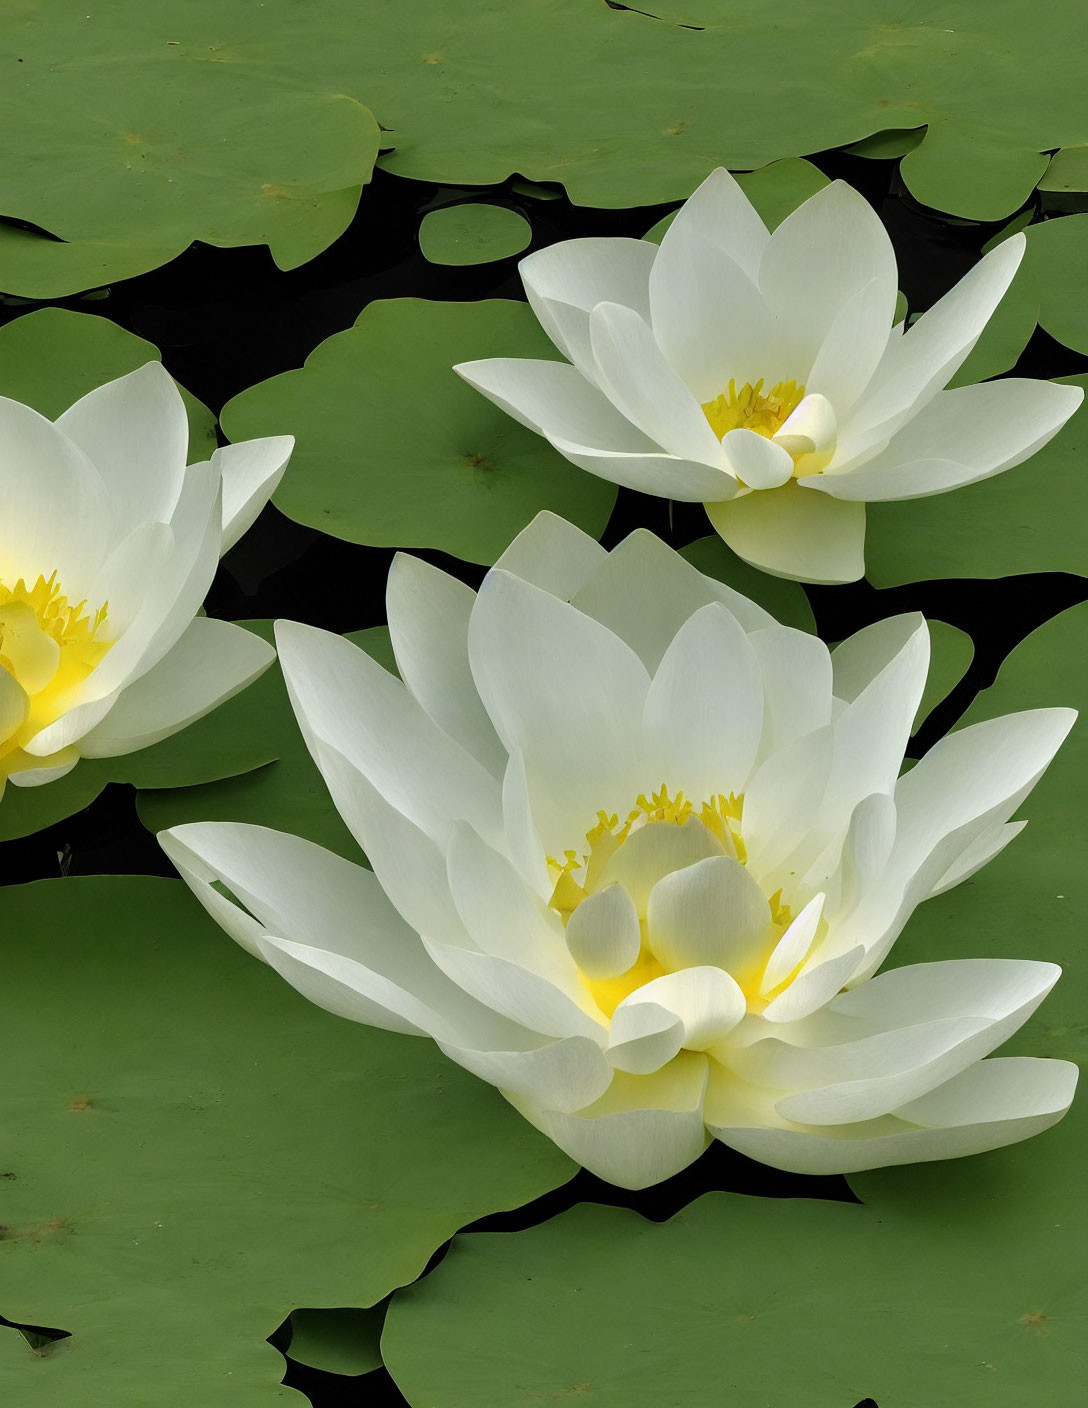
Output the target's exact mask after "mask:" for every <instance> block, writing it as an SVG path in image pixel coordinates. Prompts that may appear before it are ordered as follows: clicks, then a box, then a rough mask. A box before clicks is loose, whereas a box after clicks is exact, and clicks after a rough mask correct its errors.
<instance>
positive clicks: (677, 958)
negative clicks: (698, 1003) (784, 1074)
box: [548, 785, 815, 1044]
mask: <svg viewBox="0 0 1088 1408" xmlns="http://www.w3.org/2000/svg"><path fill="white" fill-rule="evenodd" d="M743 806H744V799H743V797H737V796H735V795H733V794H732V793H730V794H729V795H725V794H717V795H715V796H712V797H710V798H708V799H707V800H705V801H703V802H702V803H699V804H696V803H694V802H692V801H691V800H690V799H689V798H687V797H685V795H684V793H683V792H676V793H675V794H673V793H671V792H670V791H669V789H668V788H667V787H666V786H664V785H663V786H662V787H661V788H660V789H659V790H658V791H656V792H654V793H652V794H651V795H650V796H649V797H647V796H646V795H645V794H641V795H640V796H639V797H638V798H637V801H636V804H635V806H634V807H633V808H632V809H631V810H630V812H629V813H628V814H627V816H626V817H625V818H624V819H622V820H621V819H620V817H619V816H618V815H617V814H615V813H613V814H608V813H606V812H603V811H602V812H599V813H598V818H597V824H596V825H595V826H594V827H592V828H591V829H590V830H589V831H588V832H587V833H586V836H585V843H584V845H583V846H581V847H578V848H574V849H571V850H568V851H566V852H565V854H564V858H563V859H562V860H557V859H554V858H549V861H548V864H549V867H550V870H551V874H552V877H553V880H554V889H553V892H552V897H551V901H550V903H551V908H552V909H553V910H555V911H556V912H557V913H558V914H559V915H560V917H561V918H562V920H563V923H564V925H565V931H566V938H567V946H568V948H569V950H570V952H571V955H572V957H573V958H574V960H575V962H576V963H577V965H578V968H579V971H580V973H581V975H582V979H583V982H584V983H585V986H586V989H587V991H588V993H589V995H590V996H591V997H592V998H593V1001H594V1002H595V1003H596V1005H597V1007H598V1008H599V1010H600V1012H601V1013H602V1015H603V1016H604V1017H606V1018H608V1019H610V1020H612V1021H613V1022H615V1021H616V1020H618V1019H619V1018H620V1017H622V1016H624V1015H625V1012H626V1009H629V1008H630V1007H631V1006H632V1004H635V1003H639V1002H642V1001H646V1002H650V1001H654V1002H660V1003H663V1004H664V1005H666V1006H668V995H669V991H670V983H671V984H672V985H673V986H675V983H672V980H671V979H670V975H677V974H683V973H689V972H691V970H695V969H698V970H700V973H699V974H698V975H697V974H695V973H691V981H692V982H703V983H705V982H707V981H708V970H717V972H718V973H719V974H720V975H721V976H720V978H719V977H718V976H714V975H713V974H711V975H710V976H709V981H710V982H711V983H712V984H714V983H718V982H725V981H726V975H727V981H728V985H729V987H730V988H731V989H732V987H733V985H735V988H736V989H737V990H739V991H737V993H736V998H737V1002H738V1003H739V1008H740V1011H741V1012H743V1011H744V1010H747V1011H755V1012H758V1011H761V1010H762V1009H763V1008H764V1007H765V1006H766V1005H767V1004H768V1002H769V1001H771V1000H772V999H773V997H775V996H777V995H778V994H779V993H780V992H781V991H783V990H784V988H785V987H787V986H788V985H789V983H790V982H791V981H792V980H793V977H794V976H795V975H796V973H797V971H798V969H799V967H800V965H801V963H802V962H803V960H804V958H805V957H806V955H807V952H808V949H809V948H811V942H810V943H809V944H808V945H806V946H805V952H797V953H796V954H795V953H794V952H793V950H794V949H796V947H797V945H796V942H788V943H784V940H785V939H786V936H787V934H789V932H790V926H791V924H792V922H793V915H792V914H791V912H790V909H789V906H788V905H786V904H784V903H783V902H782V893H781V891H780V890H779V891H777V892H776V893H775V894H773V895H765V894H764V892H763V890H762V889H761V887H760V886H759V885H758V883H757V882H756V880H755V879H754V878H753V877H752V875H751V873H750V871H749V870H748V867H747V864H746V851H745V845H744V837H743V832H742V825H741V821H742V813H743ZM811 937H812V938H813V939H814V938H815V933H813V934H812V936H811ZM794 938H796V936H794ZM787 950H789V951H790V952H789V954H788V955H787V952H786V951H787ZM685 1044H688V1043H685Z"/></svg>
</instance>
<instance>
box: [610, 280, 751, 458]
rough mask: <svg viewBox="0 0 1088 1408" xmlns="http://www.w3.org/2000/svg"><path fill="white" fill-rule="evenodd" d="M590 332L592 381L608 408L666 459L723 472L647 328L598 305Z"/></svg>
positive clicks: (702, 420)
mask: <svg viewBox="0 0 1088 1408" xmlns="http://www.w3.org/2000/svg"><path fill="white" fill-rule="evenodd" d="M589 330H590V340H591V343H592V347H593V357H594V361H595V362H596V364H597V373H596V379H597V381H598V383H599V384H600V386H601V388H602V389H603V391H604V392H605V394H606V395H607V397H608V399H609V400H610V401H611V402H612V404H613V405H614V406H616V407H618V409H619V410H621V411H622V412H623V414H624V415H625V416H626V417H627V419H628V420H629V421H631V423H632V424H633V425H637V426H638V428H639V429H640V430H641V431H642V432H643V433H644V434H645V435H648V436H649V438H650V439H651V440H652V441H653V442H654V444H655V445H660V446H661V448H662V449H663V450H665V451H667V452H668V453H669V454H670V455H677V456H678V457H680V458H681V459H689V460H693V461H694V462H695V463H696V464H706V465H710V466H711V467H712V468H715V469H720V468H722V467H723V466H724V460H723V458H722V451H721V445H720V444H719V442H718V437H717V436H716V435H715V434H714V432H713V430H711V428H710V423H709V422H708V420H707V418H706V416H705V415H704V414H703V410H702V407H701V406H700V404H699V402H698V401H697V400H696V399H695V397H694V396H693V395H692V393H691V391H689V389H688V388H687V386H685V385H684V382H683V381H682V380H681V379H680V377H679V376H678V375H677V374H676V372H674V371H673V370H672V368H671V367H670V366H669V364H668V363H667V362H666V360H665V358H664V356H663V354H662V352H661V349H660V348H659V347H658V345H657V343H656V342H655V341H654V335H653V333H652V332H651V330H650V327H649V325H648V324H647V323H646V322H645V321H644V320H643V319H642V318H640V317H639V315H638V314H637V313H636V312H634V311H633V310H632V309H630V308H624V307H623V306H621V305H620V304H618V303H599V304H598V305H597V307H596V308H594V310H593V312H592V313H591V314H590V318H589Z"/></svg>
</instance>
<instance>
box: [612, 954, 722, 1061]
mask: <svg viewBox="0 0 1088 1408" xmlns="http://www.w3.org/2000/svg"><path fill="white" fill-rule="evenodd" d="M644 1003H645V1004H647V1005H649V1006H651V1007H654V1006H656V1007H659V1008H664V1009H665V1011H667V1012H672V1013H673V1014H674V1015H675V1016H677V1017H678V1018H679V1019H680V1021H681V1023H682V1026H683V1044H684V1046H685V1048H686V1049H687V1050H688V1051H706V1050H707V1049H708V1048H709V1047H712V1046H715V1045H716V1044H717V1043H718V1042H720V1041H721V1040H722V1039H723V1038H724V1037H726V1036H727V1035H728V1034H729V1033H730V1032H731V1031H732V1030H733V1028H734V1027H735V1026H737V1025H738V1023H739V1022H740V1021H741V1019H742V1018H743V1017H744V1014H745V1012H746V1010H747V1006H748V1004H747V1000H746V998H745V996H744V993H743V992H742V991H741V989H740V987H739V985H738V984H737V982H736V980H735V979H734V978H733V977H732V976H731V975H730V974H729V973H726V972H725V971H724V970H723V969H721V968H718V967H713V966H702V967H693V968H685V969H683V970H682V971H680V972H677V973H665V974H664V975H663V976H662V977H660V978H654V979H653V980H652V981H651V982H649V983H646V984H645V985H644V986H643V987H641V988H638V989H637V990H636V991H635V992H633V993H631V995H630V997H626V998H624V1000H623V1002H621V1003H620V1005H619V1006H618V1007H617V1008H616V1011H615V1014H614V1016H613V1018H612V1030H613V1034H615V1030H616V1018H617V1017H619V1015H620V1012H621V1010H623V1011H624V1012H630V1011H631V1010H632V1009H634V1008H636V1007H638V1006H639V1005H641V1004H644Z"/></svg>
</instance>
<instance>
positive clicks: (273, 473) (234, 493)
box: [211, 435, 295, 552]
mask: <svg viewBox="0 0 1088 1408" xmlns="http://www.w3.org/2000/svg"><path fill="white" fill-rule="evenodd" d="M294 448H295V437H294V436H293V435H269V436H266V437H263V438H262V439H259V440H240V441H239V442H238V443H237V444H235V445H223V446H221V447H220V448H219V449H218V450H216V451H215V453H214V454H213V455H212V461H211V462H212V464H213V465H214V466H215V467H216V469H218V471H219V473H220V475H221V476H222V479H223V541H222V544H221V548H220V551H221V552H227V551H229V549H230V548H232V547H233V546H234V544H235V543H236V542H237V541H238V539H239V538H240V537H241V536H242V534H243V533H245V532H246V531H247V530H248V529H249V528H251V527H252V526H253V524H254V523H255V522H256V519H257V515H258V514H259V513H260V511H261V509H263V508H264V506H265V504H266V503H267V502H268V501H269V499H270V498H271V497H272V495H273V494H274V493H275V491H276V488H277V486H278V484H279V482H280V480H281V479H282V478H283V476H284V472H285V471H286V469H287V462H288V460H290V458H291V452H292V450H294Z"/></svg>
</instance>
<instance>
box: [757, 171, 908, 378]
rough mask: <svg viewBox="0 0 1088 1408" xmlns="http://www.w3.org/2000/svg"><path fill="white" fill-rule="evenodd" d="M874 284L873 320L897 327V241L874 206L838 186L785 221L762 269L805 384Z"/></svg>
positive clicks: (797, 374) (763, 286)
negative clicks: (859, 296)
mask: <svg viewBox="0 0 1088 1408" xmlns="http://www.w3.org/2000/svg"><path fill="white" fill-rule="evenodd" d="M870 283H875V284H876V291H875V297H874V299H873V302H872V304H871V305H870V307H869V308H868V310H867V316H868V318H869V319H870V320H871V321H873V322H878V323H882V324H883V326H884V327H885V328H887V329H890V328H891V325H892V316H893V314H894V311H895V299H896V293H897V290H898V275H897V270H896V264H895V254H894V251H893V250H892V245H891V240H890V239H889V238H888V234H887V231H886V230H885V229H884V226H883V225H882V224H881V222H880V220H879V219H878V217H877V215H876V213H875V211H874V210H873V208H872V207H871V206H870V205H869V203H868V201H866V200H865V199H864V198H863V197H862V196H860V195H858V193H857V192H856V191H854V190H852V189H851V188H850V187H849V186H847V185H846V184H845V182H843V181H832V182H831V184H830V185H828V186H825V187H823V189H822V190H819V191H817V192H816V194H815V195H813V196H810V197H809V199H808V200H806V201H805V202H804V204H803V205H801V206H799V207H798V208H797V209H796V210H795V211H794V212H793V213H792V214H791V215H788V216H787V217H786V219H785V220H783V221H782V223H781V225H779V226H778V228H777V229H776V230H775V231H774V233H773V234H772V235H771V238H770V242H769V243H768V245H767V248H766V250H765V251H764V254H763V259H762V261H761V263H760V267H759V287H760V292H761V293H762V294H763V296H764V298H765V299H766V301H767V303H768V304H769V306H770V307H771V308H772V309H773V310H774V311H775V312H776V313H777V315H778V316H779V318H780V319H781V320H782V324H783V328H784V330H785V332H786V335H787V336H788V337H789V339H790V344H791V346H792V348H793V349H794V352H795V356H796V359H797V361H796V367H797V370H796V371H795V372H794V373H793V375H794V376H795V377H796V379H797V380H798V381H801V382H804V381H806V379H807V378H808V376H809V373H810V372H811V370H812V368H813V365H814V363H815V362H816V359H817V355H818V353H819V351H820V348H821V347H822V345H823V343H824V341H825V339H826V338H827V337H828V335H829V333H830V331H831V329H832V328H833V326H834V324H835V321H836V318H837V316H838V315H839V312H840V309H842V307H843V306H844V304H846V303H848V302H849V300H850V299H851V298H852V297H853V296H854V295H855V294H856V293H858V292H859V291H860V290H862V289H863V288H865V287H866V286H867V285H869V284H870ZM814 389H815V388H814Z"/></svg>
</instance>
